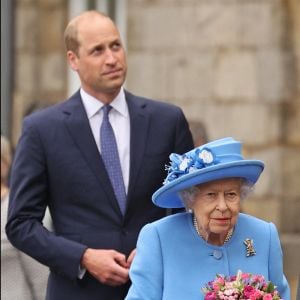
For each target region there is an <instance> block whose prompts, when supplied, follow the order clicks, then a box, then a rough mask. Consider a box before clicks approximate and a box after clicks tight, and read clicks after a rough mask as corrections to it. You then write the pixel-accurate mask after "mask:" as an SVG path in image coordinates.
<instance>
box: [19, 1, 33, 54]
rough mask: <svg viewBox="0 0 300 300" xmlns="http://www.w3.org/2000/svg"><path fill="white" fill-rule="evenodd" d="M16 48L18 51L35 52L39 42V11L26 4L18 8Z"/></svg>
mask: <svg viewBox="0 0 300 300" xmlns="http://www.w3.org/2000/svg"><path fill="white" fill-rule="evenodd" d="M15 13H16V18H15V34H16V36H15V48H16V50H17V51H22V52H24V51H31V52H34V51H35V50H36V48H37V42H38V11H37V10H36V8H35V7H31V6H26V7H24V8H22V9H17V10H16V12H15Z"/></svg>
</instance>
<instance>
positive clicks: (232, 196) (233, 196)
mask: <svg viewBox="0 0 300 300" xmlns="http://www.w3.org/2000/svg"><path fill="white" fill-rule="evenodd" d="M225 196H226V198H227V199H236V198H237V193H235V192H230V193H226V194H225Z"/></svg>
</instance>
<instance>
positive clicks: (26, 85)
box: [15, 52, 39, 94]
mask: <svg viewBox="0 0 300 300" xmlns="http://www.w3.org/2000/svg"><path fill="white" fill-rule="evenodd" d="M36 64H37V60H36V57H34V56H33V55H32V54H30V53H26V52H25V53H18V54H17V56H16V60H15V84H16V85H15V89H16V90H17V91H19V92H21V91H22V92H23V93H26V94H27V93H31V92H33V91H35V90H36V87H37V84H38V82H39V81H38V78H37V74H36V72H35V70H36V68H35V67H36Z"/></svg>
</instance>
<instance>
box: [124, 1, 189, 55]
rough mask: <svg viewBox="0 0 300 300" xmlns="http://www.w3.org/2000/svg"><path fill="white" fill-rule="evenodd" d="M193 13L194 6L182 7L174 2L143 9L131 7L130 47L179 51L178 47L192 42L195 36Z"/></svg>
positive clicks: (129, 19)
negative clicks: (179, 7)
mask: <svg viewBox="0 0 300 300" xmlns="http://www.w3.org/2000/svg"><path fill="white" fill-rule="evenodd" d="M193 16H194V7H191V6H184V7H182V8H181V9H178V7H176V6H175V7H174V6H171V5H169V6H166V5H156V6H149V7H147V9H142V10H141V9H138V8H134V7H132V9H131V8H130V15H129V16H128V28H127V36H128V49H132V50H137V49H140V50H141V49H143V50H147V51H149V50H158V49H163V50H167V49H170V50H172V51H173V50H174V49H176V50H177V51H178V48H180V47H181V46H184V45H188V44H189V43H190V41H191V39H192V36H191V33H192V32H193V30H192V29H193V26H194V25H193V22H191V19H193ZM166 20H168V21H167V22H166ZM178 20H180V22H179V21H178Z"/></svg>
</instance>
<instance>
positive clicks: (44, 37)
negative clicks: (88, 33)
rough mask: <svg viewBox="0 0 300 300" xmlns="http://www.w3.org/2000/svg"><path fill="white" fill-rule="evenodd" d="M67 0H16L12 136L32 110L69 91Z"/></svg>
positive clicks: (55, 99) (18, 132) (17, 134)
mask: <svg viewBox="0 0 300 300" xmlns="http://www.w3.org/2000/svg"><path fill="white" fill-rule="evenodd" d="M66 4H67V2H66V1H61V0H55V1H54V0H51V1H48V0H16V1H15V15H14V20H15V45H14V48H15V49H14V51H15V52H14V55H15V60H14V74H15V76H14V77H15V80H14V93H13V94H14V96H13V123H12V129H13V130H12V138H13V142H14V144H15V143H16V141H17V140H18V137H19V134H20V128H21V121H22V118H23V116H24V115H26V114H27V113H29V112H32V110H35V109H38V108H40V107H44V106H47V105H50V104H53V103H55V102H58V101H60V100H61V99H63V98H64V97H65V91H66V74H67V73H66V71H67V66H66V63H65V62H66V60H65V53H64V44H63V37H62V33H63V31H64V28H65V25H66V22H67V11H66V8H67V7H66Z"/></svg>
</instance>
